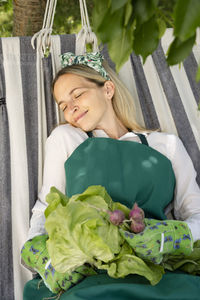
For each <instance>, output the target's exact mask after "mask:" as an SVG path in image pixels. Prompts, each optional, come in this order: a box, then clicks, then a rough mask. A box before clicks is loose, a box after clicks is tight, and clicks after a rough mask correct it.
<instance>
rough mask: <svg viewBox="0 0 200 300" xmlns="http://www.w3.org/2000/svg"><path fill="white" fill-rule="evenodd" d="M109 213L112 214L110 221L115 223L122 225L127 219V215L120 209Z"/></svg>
mask: <svg viewBox="0 0 200 300" xmlns="http://www.w3.org/2000/svg"><path fill="white" fill-rule="evenodd" d="M108 214H109V215H110V222H111V223H112V224H114V225H120V224H122V223H123V221H124V220H125V215H124V213H123V211H121V210H120V209H116V210H114V211H108Z"/></svg>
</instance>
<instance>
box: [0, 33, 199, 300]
mask: <svg viewBox="0 0 200 300" xmlns="http://www.w3.org/2000/svg"><path fill="white" fill-rule="evenodd" d="M52 40H53V49H52V54H51V55H50V56H49V57H48V58H43V59H42V60H40V59H39V57H38V55H37V51H35V50H33V48H32V46H31V38H30V37H20V38H18V37H14V38H1V39H0V110H1V114H0V141H1V142H0V164H1V169H0V182H1V185H0V197H1V200H0V220H1V223H0V224H1V228H0V234H1V246H0V253H1V256H0V274H1V282H0V299H2V300H4V299H6V300H13V299H15V300H22V299H23V296H22V294H23V287H24V284H25V282H26V281H27V280H29V279H31V273H30V272H29V271H27V270H26V269H24V268H23V267H22V266H21V265H20V249H21V247H22V245H23V243H24V242H25V240H26V237H27V232H28V228H29V219H30V216H31V209H32V207H33V205H34V203H35V201H36V199H37V194H38V190H40V188H41V184H42V166H43V160H44V144H45V141H46V138H47V136H48V135H49V134H50V132H51V130H52V129H53V128H54V126H56V124H58V123H59V121H60V120H61V119H62V116H61V115H60V112H59V111H58V109H57V107H56V105H55V103H54V101H53V98H52V95H51V88H50V86H51V81H52V78H53V76H54V74H55V72H57V71H58V69H59V68H60V62H59V57H58V55H59V54H60V53H63V52H67V51H71V52H75V46H76V36H75V35H63V36H53V37H52ZM171 40H172V35H171V31H167V32H166V34H165V36H164V37H163V39H162V42H161V44H160V46H159V48H158V49H157V51H155V53H154V54H153V55H152V56H150V57H148V59H147V61H146V63H145V65H144V66H143V65H142V63H141V59H140V57H138V56H136V55H134V54H132V55H131V56H130V59H129V60H128V61H127V63H126V64H125V65H124V66H123V67H122V69H121V70H120V74H119V75H120V77H121V79H122V80H123V81H124V83H125V84H126V85H127V87H128V89H129V90H130V92H131V93H132V95H133V97H134V99H135V102H136V113H137V116H138V121H139V122H140V123H141V124H142V125H145V126H146V127H148V128H161V130H162V131H165V132H169V133H174V134H176V135H178V136H179V137H180V138H181V140H182V141H183V143H184V145H185V147H186V149H187V151H188V153H189V155H190V156H191V158H192V160H193V163H194V166H195V169H196V171H197V180H198V183H199V184H200V151H199V150H200V111H198V110H197V106H198V103H199V101H200V82H199V83H197V82H196V81H195V74H196V70H197V62H198V61H200V46H198V45H200V41H198V44H197V45H196V46H195V47H194V48H193V52H192V54H191V55H190V57H188V58H187V59H186V60H185V62H184V63H183V65H182V66H181V67H180V68H179V66H174V67H171V68H169V67H168V66H167V64H166V61H165V53H166V50H167V48H168V46H169V44H170V42H171ZM102 53H103V55H104V56H105V58H107V60H108V61H109V63H110V65H111V66H114V65H113V63H112V62H111V60H110V59H109V57H108V53H107V50H106V47H105V48H104V49H103V50H102Z"/></svg>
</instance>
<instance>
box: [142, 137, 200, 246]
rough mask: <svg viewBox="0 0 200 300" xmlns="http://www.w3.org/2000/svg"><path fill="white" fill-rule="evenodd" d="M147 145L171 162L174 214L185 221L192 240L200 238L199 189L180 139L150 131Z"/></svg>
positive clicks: (190, 162) (190, 161)
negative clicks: (173, 179)
mask: <svg viewBox="0 0 200 300" xmlns="http://www.w3.org/2000/svg"><path fill="white" fill-rule="evenodd" d="M148 141H149V145H150V146H151V147H152V148H154V149H156V150H158V151H159V152H161V153H162V154H164V155H165V156H167V157H168V158H169V160H170V161H171V163H172V167H173V170H174V174H175V178H176V186H175V192H174V203H173V204H174V216H175V218H176V219H177V220H182V221H185V222H187V224H188V226H189V228H190V230H191V232H192V236H193V239H194V241H196V240H199V239H200V230H199V228H200V189H199V186H198V184H197V182H196V171H195V169H194V166H193V163H192V160H191V158H190V156H189V155H188V153H187V151H186V149H185V147H184V146H183V143H182V142H181V140H180V139H179V138H178V137H177V136H176V135H173V134H167V133H159V132H154V133H151V134H150V135H149V137H148Z"/></svg>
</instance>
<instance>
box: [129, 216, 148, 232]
mask: <svg viewBox="0 0 200 300" xmlns="http://www.w3.org/2000/svg"><path fill="white" fill-rule="evenodd" d="M144 228H145V224H144V222H143V220H137V221H135V220H133V219H132V222H131V231H132V232H134V233H139V232H142V231H143V230H144Z"/></svg>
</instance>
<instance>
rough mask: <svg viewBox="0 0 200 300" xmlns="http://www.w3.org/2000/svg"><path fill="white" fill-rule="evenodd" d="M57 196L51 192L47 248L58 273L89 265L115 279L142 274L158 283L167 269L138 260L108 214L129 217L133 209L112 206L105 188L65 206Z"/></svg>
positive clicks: (95, 188) (79, 196)
mask: <svg viewBox="0 0 200 300" xmlns="http://www.w3.org/2000/svg"><path fill="white" fill-rule="evenodd" d="M58 195H59V193H56V191H55V189H51V192H50V194H48V196H47V200H48V202H49V206H48V207H47V210H46V212H45V215H46V222H45V228H46V230H47V232H48V235H49V240H48V241H47V247H48V252H49V255H50V257H51V263H52V265H53V267H54V268H55V269H56V271H58V272H60V273H64V272H70V271H73V270H74V269H76V268H77V267H79V266H81V265H83V264H84V263H89V264H91V265H92V266H93V267H96V268H98V269H102V270H107V272H108V274H109V275H110V276H111V277H114V278H119V277H124V276H126V275H128V274H139V275H141V276H144V277H146V278H147V279H148V280H149V281H150V282H151V284H152V285H154V284H156V283H158V282H159V280H160V279H161V277H162V274H163V272H164V269H163V268H162V267H161V266H154V267H152V266H151V264H149V263H148V264H147V263H145V262H144V261H143V260H142V259H140V258H138V257H136V256H135V255H134V253H133V250H132V248H131V247H130V246H129V245H128V243H127V242H126V241H125V239H124V238H123V237H122V236H121V234H120V232H119V228H118V227H117V226H115V225H113V224H112V223H111V222H110V221H109V214H108V212H107V211H108V210H111V211H113V210H115V209H121V210H122V211H123V212H124V214H125V215H126V216H128V215H129V212H130V209H128V208H127V207H125V206H124V205H122V204H120V203H117V202H113V201H112V199H111V198H110V196H109V195H108V193H107V192H106V190H105V188H103V187H102V186H90V187H89V188H88V189H87V190H86V191H85V192H84V193H82V194H77V195H74V196H72V197H71V198H70V199H68V200H66V201H64V202H63V201H61V198H62V195H61V198H59V197H58ZM62 199H63V198H62ZM47 212H48V213H47Z"/></svg>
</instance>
